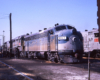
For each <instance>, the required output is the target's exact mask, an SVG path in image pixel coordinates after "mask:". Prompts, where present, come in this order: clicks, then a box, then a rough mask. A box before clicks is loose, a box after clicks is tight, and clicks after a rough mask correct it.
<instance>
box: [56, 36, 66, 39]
mask: <svg viewBox="0 0 100 80" xmlns="http://www.w3.org/2000/svg"><path fill="white" fill-rule="evenodd" d="M65 39H66V36H60V37H58V40H65Z"/></svg>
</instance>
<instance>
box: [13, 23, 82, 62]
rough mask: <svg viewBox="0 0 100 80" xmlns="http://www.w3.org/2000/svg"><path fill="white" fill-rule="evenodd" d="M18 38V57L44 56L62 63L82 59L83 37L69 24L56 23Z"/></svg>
mask: <svg viewBox="0 0 100 80" xmlns="http://www.w3.org/2000/svg"><path fill="white" fill-rule="evenodd" d="M14 40H15V39H14ZM18 40H19V42H20V43H19V42H18V43H19V44H21V45H20V46H18V45H17V46H16V47H18V49H19V52H20V57H27V58H36V57H37V58H45V59H47V60H54V61H55V62H58V61H60V62H64V63H74V62H80V61H81V59H82V54H83V43H82V42H83V37H82V35H81V33H80V32H79V31H77V30H76V29H75V27H72V26H70V25H64V24H63V25H58V24H56V25H55V26H54V27H52V28H49V29H46V28H44V30H42V31H41V30H39V32H38V33H35V34H31V35H24V36H20V37H19V39H18ZM15 41H16V40H15ZM13 44H14V42H13ZM13 47H14V46H13Z"/></svg>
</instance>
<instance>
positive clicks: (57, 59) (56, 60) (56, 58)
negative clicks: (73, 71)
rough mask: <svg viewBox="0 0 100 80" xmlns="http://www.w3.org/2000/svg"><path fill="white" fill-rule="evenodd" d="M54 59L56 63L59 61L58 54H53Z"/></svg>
mask: <svg viewBox="0 0 100 80" xmlns="http://www.w3.org/2000/svg"><path fill="white" fill-rule="evenodd" d="M54 61H55V62H56V63H58V62H59V57H58V55H55V58H54Z"/></svg>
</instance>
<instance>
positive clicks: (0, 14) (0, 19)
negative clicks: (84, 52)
mask: <svg viewBox="0 0 100 80" xmlns="http://www.w3.org/2000/svg"><path fill="white" fill-rule="evenodd" d="M97 9H98V8H97V0H0V35H3V31H5V32H4V36H5V41H9V40H10V21H9V14H10V13H12V18H11V19H12V38H15V37H17V36H20V35H23V34H27V33H31V32H32V33H36V32H38V31H39V30H43V29H44V28H49V27H53V26H54V25H55V24H56V23H59V24H69V25H72V26H74V27H75V28H76V29H77V30H78V31H81V32H83V31H84V30H85V29H87V30H91V29H92V28H98V25H97ZM0 39H1V44H2V36H0Z"/></svg>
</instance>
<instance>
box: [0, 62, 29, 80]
mask: <svg viewBox="0 0 100 80" xmlns="http://www.w3.org/2000/svg"><path fill="white" fill-rule="evenodd" d="M16 74H17V72H16V71H14V70H12V69H11V68H10V67H8V66H6V65H5V64H3V63H1V62H0V80H29V79H27V78H26V77H23V76H22V75H16Z"/></svg>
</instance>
